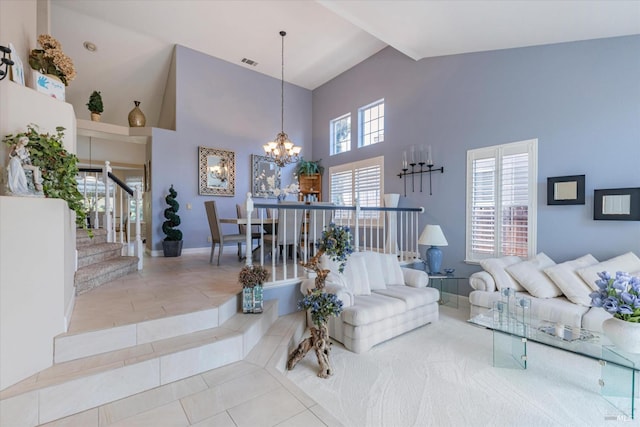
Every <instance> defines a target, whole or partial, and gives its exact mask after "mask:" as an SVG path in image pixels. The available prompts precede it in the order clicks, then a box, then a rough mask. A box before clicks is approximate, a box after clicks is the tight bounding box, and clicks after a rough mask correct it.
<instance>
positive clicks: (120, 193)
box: [114, 186, 129, 255]
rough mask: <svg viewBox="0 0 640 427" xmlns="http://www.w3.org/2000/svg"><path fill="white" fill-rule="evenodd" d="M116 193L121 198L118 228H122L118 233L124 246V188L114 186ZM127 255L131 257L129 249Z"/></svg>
mask: <svg viewBox="0 0 640 427" xmlns="http://www.w3.org/2000/svg"><path fill="white" fill-rule="evenodd" d="M114 187H115V188H114V191H117V192H118V194H119V195H120V197H119V203H120V206H118V207H119V208H120V220H119V221H118V227H119V228H120V231H118V235H119V236H120V244H124V233H123V232H122V224H123V222H122V213H123V211H124V209H123V208H124V206H123V205H122V193H124V191H122V188H120V186H114ZM127 255H129V248H127Z"/></svg>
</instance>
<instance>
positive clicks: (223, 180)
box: [198, 147, 236, 197]
mask: <svg viewBox="0 0 640 427" xmlns="http://www.w3.org/2000/svg"><path fill="white" fill-rule="evenodd" d="M198 192H199V194H200V195H201V196H229V197H232V196H235V192H236V153H235V152H234V151H228V150H222V149H219V148H207V147H198Z"/></svg>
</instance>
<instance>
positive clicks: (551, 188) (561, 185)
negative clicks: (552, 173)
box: [547, 175, 584, 205]
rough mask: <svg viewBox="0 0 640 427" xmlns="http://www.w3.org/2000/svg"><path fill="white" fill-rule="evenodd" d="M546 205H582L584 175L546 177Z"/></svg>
mask: <svg viewBox="0 0 640 427" xmlns="http://www.w3.org/2000/svg"><path fill="white" fill-rule="evenodd" d="M547 205H584V175H571V176H556V177H552V178H547Z"/></svg>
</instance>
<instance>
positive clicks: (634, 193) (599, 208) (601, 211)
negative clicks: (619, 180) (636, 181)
mask: <svg viewBox="0 0 640 427" xmlns="http://www.w3.org/2000/svg"><path fill="white" fill-rule="evenodd" d="M593 219H594V220H609V221H640V187H633V188H610V189H605V190H593Z"/></svg>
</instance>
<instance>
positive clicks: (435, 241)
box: [418, 224, 449, 246]
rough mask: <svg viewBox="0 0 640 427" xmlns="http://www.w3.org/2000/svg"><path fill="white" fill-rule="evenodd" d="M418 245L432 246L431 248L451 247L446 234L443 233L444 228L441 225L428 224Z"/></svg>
mask: <svg viewBox="0 0 640 427" xmlns="http://www.w3.org/2000/svg"><path fill="white" fill-rule="evenodd" d="M418 243H419V244H421V245H430V246H449V242H447V239H446V238H445V237H444V233H443V232H442V228H440V226H439V225H431V224H427V226H426V227H424V230H422V234H420V238H419V239H418Z"/></svg>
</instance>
